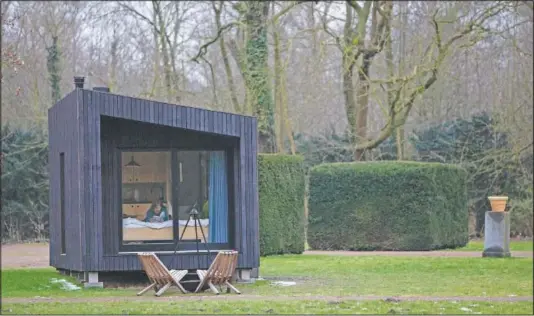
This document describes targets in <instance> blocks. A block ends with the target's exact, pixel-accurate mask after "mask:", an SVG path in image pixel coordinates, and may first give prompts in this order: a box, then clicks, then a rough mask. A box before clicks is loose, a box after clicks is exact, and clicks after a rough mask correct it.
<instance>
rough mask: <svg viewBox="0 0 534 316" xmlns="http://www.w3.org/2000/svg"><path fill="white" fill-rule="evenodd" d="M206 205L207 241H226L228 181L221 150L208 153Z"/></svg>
mask: <svg viewBox="0 0 534 316" xmlns="http://www.w3.org/2000/svg"><path fill="white" fill-rule="evenodd" d="M208 207H209V220H210V222H209V234H208V242H216V243H226V242H228V181H227V175H226V159H225V155H224V152H223V151H216V152H211V153H210V157H209V184H208Z"/></svg>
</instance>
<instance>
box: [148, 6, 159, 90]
mask: <svg viewBox="0 0 534 316" xmlns="http://www.w3.org/2000/svg"><path fill="white" fill-rule="evenodd" d="M152 20H153V21H154V26H153V27H152V36H153V37H154V79H153V80H152V87H151V89H150V96H151V97H154V96H155V95H157V96H159V95H161V89H160V68H161V60H160V54H161V49H160V45H159V34H158V29H157V26H156V25H157V24H156V21H157V20H158V16H157V14H156V10H152Z"/></svg>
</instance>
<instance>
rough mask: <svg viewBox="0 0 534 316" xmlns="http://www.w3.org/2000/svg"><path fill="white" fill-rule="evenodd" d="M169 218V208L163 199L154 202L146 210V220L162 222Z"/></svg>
mask: <svg viewBox="0 0 534 316" xmlns="http://www.w3.org/2000/svg"><path fill="white" fill-rule="evenodd" d="M168 220H169V214H168V212H167V208H166V207H165V203H164V202H163V201H162V200H159V201H158V202H156V203H153V204H152V206H151V207H150V208H149V209H148V211H147V212H146V216H145V222H150V223H161V222H165V221H168Z"/></svg>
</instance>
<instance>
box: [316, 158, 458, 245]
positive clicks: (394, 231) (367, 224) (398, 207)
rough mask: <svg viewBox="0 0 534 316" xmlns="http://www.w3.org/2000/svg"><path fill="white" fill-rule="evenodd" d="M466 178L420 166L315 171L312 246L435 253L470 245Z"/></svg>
mask: <svg viewBox="0 0 534 316" xmlns="http://www.w3.org/2000/svg"><path fill="white" fill-rule="evenodd" d="M466 176H467V173H466V172H465V171H464V170H463V169H461V168H459V167H456V166H453V165H446V164H439V163H419V162H356V163H334V164H323V165H319V166H316V167H314V168H312V170H311V171H310V180H309V185H310V188H309V191H310V193H309V194H310V200H309V206H308V208H309V223H308V244H309V245H310V247H311V248H312V249H321V250H431V249H440V248H454V247H461V246H464V245H466V244H467V242H468V231H467V227H468V225H467V224H468V210H467V193H466V192H467V189H466V181H467V179H466Z"/></svg>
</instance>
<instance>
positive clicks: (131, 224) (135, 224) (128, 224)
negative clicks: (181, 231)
mask: <svg viewBox="0 0 534 316" xmlns="http://www.w3.org/2000/svg"><path fill="white" fill-rule="evenodd" d="M199 221H200V225H202V226H208V225H209V219H208V218H205V219H199ZM178 223H179V225H180V226H185V224H186V223H187V221H186V220H185V221H182V220H179V221H178ZM122 227H125V228H142V227H149V228H153V229H161V228H166V227H172V220H168V221H165V222H162V223H147V222H143V221H140V220H138V219H136V218H124V219H123V220H122ZM188 227H195V223H194V222H193V220H190V221H189V225H188Z"/></svg>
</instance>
